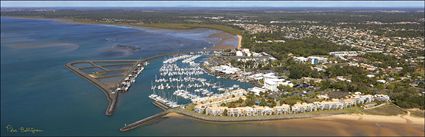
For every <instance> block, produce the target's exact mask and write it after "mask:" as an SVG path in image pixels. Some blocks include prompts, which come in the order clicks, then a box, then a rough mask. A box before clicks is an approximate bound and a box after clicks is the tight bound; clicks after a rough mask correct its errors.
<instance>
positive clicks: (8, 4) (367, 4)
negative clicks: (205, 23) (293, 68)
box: [1, 1, 425, 8]
mask: <svg viewBox="0 0 425 137" xmlns="http://www.w3.org/2000/svg"><path fill="white" fill-rule="evenodd" d="M424 4H425V2H424V1H1V7H2V8H49V7H50V8H54V7H57V8H66V7H69V8H73V7H75V8H77V7H86V8H97V7H98V8H113V7H116V8H124V7H128V8H137V7H140V8H141V7H157V8H161V7H162V8H172V7H176V8H178V7H181V8H186V7H193V8H196V7H200V8H202V7H212V8H214V7H215V8H244V7H247V8H249V7H253V8H256V7H263V8H279V7H282V8H424V7H425V6H424ZM93 5H96V6H93Z"/></svg>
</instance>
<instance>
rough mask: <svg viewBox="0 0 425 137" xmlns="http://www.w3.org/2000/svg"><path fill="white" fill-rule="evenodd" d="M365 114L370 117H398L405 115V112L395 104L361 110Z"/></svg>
mask: <svg viewBox="0 0 425 137" xmlns="http://www.w3.org/2000/svg"><path fill="white" fill-rule="evenodd" d="M363 112H364V113H365V114H371V115H387V116H388V115H398V114H406V111H404V110H403V109H401V108H400V107H398V106H396V105H395V104H392V103H391V104H386V105H383V106H381V107H377V108H374V109H367V110H363Z"/></svg>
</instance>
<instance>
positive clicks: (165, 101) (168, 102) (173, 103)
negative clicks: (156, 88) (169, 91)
mask: <svg viewBox="0 0 425 137" xmlns="http://www.w3.org/2000/svg"><path fill="white" fill-rule="evenodd" d="M149 98H150V99H152V100H154V101H156V102H160V103H161V104H164V105H166V106H168V107H170V108H176V107H179V106H180V105H178V104H177V101H172V100H168V99H167V98H164V97H161V96H159V95H156V94H151V95H149Z"/></svg>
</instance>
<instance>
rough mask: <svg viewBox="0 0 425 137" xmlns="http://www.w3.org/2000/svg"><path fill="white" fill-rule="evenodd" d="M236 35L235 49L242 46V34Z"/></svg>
mask: <svg viewBox="0 0 425 137" xmlns="http://www.w3.org/2000/svg"><path fill="white" fill-rule="evenodd" d="M237 37H238V46H237V49H241V48H242V36H241V35H239V34H238V35H237Z"/></svg>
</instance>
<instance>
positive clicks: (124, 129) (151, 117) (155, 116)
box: [120, 111, 169, 132]
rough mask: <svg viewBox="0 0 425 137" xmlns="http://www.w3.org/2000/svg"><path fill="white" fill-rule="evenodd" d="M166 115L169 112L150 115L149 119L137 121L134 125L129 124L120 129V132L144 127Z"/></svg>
mask: <svg viewBox="0 0 425 137" xmlns="http://www.w3.org/2000/svg"><path fill="white" fill-rule="evenodd" d="M168 113H169V111H163V112H161V113H158V114H155V115H152V116H150V117H147V118H144V119H142V120H139V121H136V122H134V123H131V124H128V125H126V126H124V127H123V128H120V131H122V132H125V131H129V130H132V129H134V128H137V127H139V126H142V125H145V124H147V123H149V122H150V121H153V120H157V119H159V118H162V116H164V115H166V114H168Z"/></svg>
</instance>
